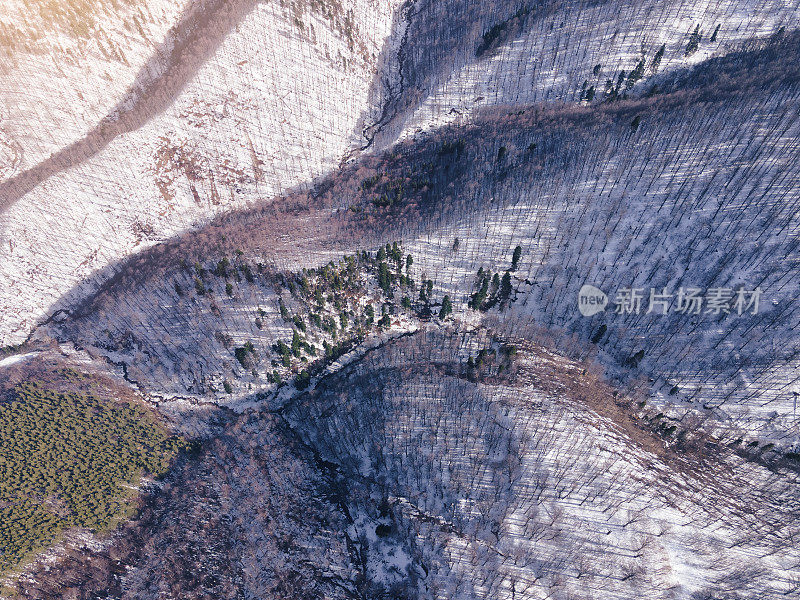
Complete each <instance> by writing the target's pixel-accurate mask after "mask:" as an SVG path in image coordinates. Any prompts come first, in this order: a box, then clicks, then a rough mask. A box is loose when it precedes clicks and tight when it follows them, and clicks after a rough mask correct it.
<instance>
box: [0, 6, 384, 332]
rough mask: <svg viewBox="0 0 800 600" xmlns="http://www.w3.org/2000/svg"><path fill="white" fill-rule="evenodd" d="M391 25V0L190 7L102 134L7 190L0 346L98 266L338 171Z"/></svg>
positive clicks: (88, 285) (6, 185) (88, 283)
mask: <svg viewBox="0 0 800 600" xmlns="http://www.w3.org/2000/svg"><path fill="white" fill-rule="evenodd" d="M393 19H394V16H393V4H392V3H385V2H380V3H375V2H363V1H356V2H350V3H340V2H338V1H334V2H328V3H324V2H313V3H305V2H296V3H292V4H290V5H286V6H283V5H281V4H279V3H273V2H270V3H263V4H262V3H258V4H255V3H253V4H252V5H251V3H248V2H242V3H233V4H230V3H216V4H215V3H210V4H202V5H198V6H193V7H192V10H191V11H190V12H189V14H188V15H187V16H185V18H184V20H183V21H181V22H180V23H179V24H178V25H177V29H176V30H175V31H174V34H173V36H174V39H172V38H169V39H168V40H167V41H166V42H165V44H166V47H165V48H164V49H156V50H154V51H153V52H154V53H153V56H151V60H150V62H149V63H147V64H145V65H143V66H142V69H141V72H140V74H139V78H138V80H137V81H136V82H135V83H134V84H133V85H132V89H131V90H130V91H129V92H128V93H127V95H125V96H123V97H120V95H119V94H116V93H109V94H108V97H109V98H113V99H114V100H119V105H118V106H116V107H114V108H112V109H110V110H109V113H108V115H107V116H105V117H104V119H103V120H102V121H101V122H100V124H99V125H97V126H96V127H94V128H90V129H89V130H88V131H87V132H86V133H85V134H83V133H82V132H83V130H84V128H83V126H81V127H79V128H78V130H80V131H79V132H78V133H76V134H75V135H74V136H70V137H69V142H73V143H72V144H71V145H70V144H69V143H68V141H67V140H66V139H65V140H64V142H63V143H62V142H60V141H59V142H56V143H54V144H53V145H52V147H54V148H60V149H59V150H58V151H57V152H56V154H54V155H53V156H52V157H50V158H47V159H45V160H44V161H43V162H40V163H39V164H35V165H31V164H30V163H29V162H26V163H24V164H20V165H18V166H16V167H15V171H16V172H15V174H14V175H13V176H12V177H10V178H9V179H7V180H6V181H5V182H2V183H0V185H2V188H0V197H1V198H2V207H3V212H2V214H0V231H2V234H0V248H2V253H3V260H2V262H0V281H2V284H3V285H2V289H3V291H2V295H1V296H0V315H1V316H0V318H1V319H2V323H0V332H2V333H0V343H1V344H7V343H15V342H18V341H20V340H21V339H24V337H25V336H26V335H27V334H28V333H29V332H30V330H31V328H32V326H33V324H34V322H35V321H36V320H37V319H40V318H42V317H43V316H44V315H45V314H48V313H49V312H52V311H53V310H56V309H57V308H60V307H61V305H59V306H53V302H54V300H56V298H57V297H59V296H61V295H62V294H63V293H64V292H66V291H67V290H68V289H69V288H70V287H72V286H74V285H75V284H77V283H81V282H82V283H84V284H85V287H84V288H83V289H82V290H80V292H79V293H78V294H77V295H74V296H72V297H71V298H64V299H62V305H63V304H68V303H69V302H70V301H73V300H75V299H76V298H79V297H81V295H85V294H86V293H87V292H89V291H91V290H93V289H95V288H96V286H97V284H98V281H97V280H95V279H93V278H92V277H91V276H92V273H93V272H94V271H95V270H96V269H98V268H103V267H106V266H108V265H113V264H115V263H116V262H117V261H119V260H121V259H124V258H125V257H126V256H128V255H129V254H131V253H132V252H135V251H137V250H140V249H142V248H144V247H147V246H149V245H151V244H153V243H154V242H157V241H159V240H164V239H167V238H169V237H171V236H174V235H176V234H178V233H180V232H182V231H185V230H186V229H188V228H191V227H194V226H198V225H201V224H203V223H204V222H207V220H208V219H209V218H210V217H211V216H213V215H214V214H217V213H219V212H223V211H225V210H230V209H231V208H233V207H237V206H238V207H241V206H246V205H247V204H248V203H249V202H251V201H252V200H254V199H256V198H269V197H271V196H273V195H275V194H279V193H282V192H285V191H286V190H288V189H291V188H293V187H295V186H305V185H308V184H309V182H311V181H312V180H313V179H314V178H315V177H318V176H320V175H323V174H325V173H326V172H328V171H330V170H332V169H334V168H336V167H337V166H338V164H339V162H340V161H341V160H342V159H343V158H344V157H345V156H346V155H347V153H348V152H349V151H350V150H351V149H352V148H353V147H354V146H355V145H356V141H357V134H356V133H355V132H356V131H357V130H358V129H359V126H358V123H359V122H360V121H361V120H362V119H363V117H364V116H365V113H366V112H367V110H368V108H369V106H370V104H369V86H370V84H371V81H372V79H373V77H374V75H375V71H376V63H377V61H379V60H380V58H381V57H380V52H381V49H382V47H383V44H384V39H385V38H386V37H387V36H388V35H389V33H390V31H391V26H392V23H393ZM182 27H183V28H185V29H186V30H185V31H184V29H182ZM82 60H85V61H86V62H89V63H91V64H94V63H92V56H91V54H89V55H87V56H84V57H82ZM69 77H70V76H68V78H69ZM124 85H127V84H124ZM68 89H69V87H68ZM65 106H66V108H65V110H69V109H70V107H71V108H73V109H75V110H76V111H79V110H80V104H79V103H78V104H77V105H76V104H75V103H74V102H72V103H70V102H67V103H65ZM15 114H18V117H19V118H18V120H17V121H15V123H16V125H15V127H16V129H15V131H17V130H19V129H21V128H32V127H33V125H32V124H31V123H30V122H27V121H26V120H25V119H26V118H27V117H26V116H25V114H26V113H15ZM35 118H38V117H35ZM88 120H89V121H91V118H89V119H88ZM45 125H46V122H45ZM12 133H13V132H12ZM9 135H11V134H9ZM82 136H83V137H82ZM15 139H16V138H15V137H9V139H8V143H9V144H11V145H14V144H16V142H15V141H14V140H15ZM73 140H74V141H73ZM21 143H22V142H20V143H19V144H21ZM19 144H17V145H19ZM23 146H24V145H23ZM25 166H28V167H29V168H28V170H21V169H24V167H25ZM54 296H55V297H54Z"/></svg>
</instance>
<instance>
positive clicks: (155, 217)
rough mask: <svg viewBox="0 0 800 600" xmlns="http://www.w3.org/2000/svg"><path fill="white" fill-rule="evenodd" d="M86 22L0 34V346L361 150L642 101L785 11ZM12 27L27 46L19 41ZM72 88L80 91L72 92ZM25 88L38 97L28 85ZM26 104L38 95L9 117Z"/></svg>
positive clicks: (313, 8)
mask: <svg viewBox="0 0 800 600" xmlns="http://www.w3.org/2000/svg"><path fill="white" fill-rule="evenodd" d="M25 6H27V5H25ZM81 6H82V5H80V4H74V5H73V4H68V5H66V6H65V8H64V9H63V14H61V13H59V14H58V15H57V18H56V17H52V16H48V14H47V12H46V10H45V9H42V11H40V12H41V14H42V15H44V16H41V17H40V16H38V15H34V16H35V17H36V18H35V19H34V18H33V17H31V16H30V15H29V14H28V13H29V12H30V10H29V9H27V8H24V7H23V6H22V5H17V4H15V5H14V9H13V10H12V11H11V12H10V14H9V15H8V17H6V19H5V21H4V23H5V25H6V27H5V29H4V31H5V32H6V33H5V35H6V36H7V37H9V39H11V40H12V42H13V48H14V49H13V50H12V52H11V54H10V55H7V57H6V65H7V67H6V69H5V72H6V76H5V77H6V81H7V82H8V84H9V85H8V86H7V89H9V90H11V91H10V92H9V93H8V100H7V103H9V107H8V109H7V110H6V111H5V112H7V113H8V116H7V117H4V125H3V132H2V133H0V147H2V154H0V157H2V160H3V166H2V167H0V169H2V173H3V175H2V176H3V178H4V179H5V181H4V182H0V206H2V207H4V208H3V209H0V211H2V214H0V232H2V233H0V252H2V255H0V256H2V258H3V260H2V263H1V265H2V266H0V269H1V270H0V278H1V279H0V283H2V286H0V290H2V291H1V292H0V294H2V295H0V308H2V317H3V321H2V322H0V343H2V344H8V343H16V342H19V341H20V340H22V339H24V338H25V337H26V335H27V334H28V333H29V332H30V331H31V329H32V328H33V327H34V325H35V324H36V323H37V322H38V321H41V320H42V319H44V318H46V317H47V316H49V315H50V314H52V313H53V312H55V311H57V310H59V309H61V308H64V307H66V306H67V305H68V304H70V303H73V302H76V301H78V300H79V299H81V298H83V297H85V296H86V295H88V294H90V293H91V292H93V291H94V290H95V289H96V288H97V286H98V285H100V284H101V283H102V280H103V277H102V275H103V274H106V275H107V274H108V273H109V271H108V270H103V271H102V272H101V273H97V271H98V270H101V269H105V268H106V267H108V266H112V265H114V264H116V263H117V262H118V261H119V260H121V259H124V258H125V257H126V256H129V255H130V254H131V253H133V252H136V251H139V250H140V249H142V248H144V247H146V246H148V245H150V244H152V243H154V242H157V241H161V240H164V239H167V238H169V237H171V236H174V235H176V234H179V233H180V232H183V231H186V230H187V229H190V228H194V227H198V226H201V225H202V224H204V223H206V222H207V221H208V219H209V218H210V217H212V216H213V215H216V214H219V213H220V212H224V211H226V210H230V209H231V208H241V207H243V206H248V205H250V204H251V203H252V202H254V201H260V200H264V199H268V198H270V197H272V196H273V195H276V194H282V193H285V192H287V191H289V190H292V189H294V188H295V187H298V186H299V187H300V188H303V187H304V186H307V185H309V184H311V183H312V182H313V181H314V180H315V178H317V177H320V176H322V175H325V174H326V173H329V172H331V171H332V170H335V168H336V167H337V166H338V165H339V164H340V162H341V161H342V160H343V159H346V158H348V157H352V156H354V153H355V152H356V151H358V150H359V149H362V148H366V149H379V150H381V149H385V148H387V147H388V146H390V145H391V144H392V143H394V142H395V141H396V140H397V139H403V138H405V137H407V136H408V135H412V134H414V133H415V132H419V131H423V130H429V129H431V128H435V127H438V126H441V125H442V124H444V123H448V122H454V121H459V120H460V121H468V120H469V119H470V118H472V116H474V115H475V114H476V111H479V110H480V109H483V108H486V107H492V106H498V105H504V104H514V105H520V106H526V105H529V104H531V103H536V102H550V103H561V102H573V103H578V102H580V101H584V102H586V101H587V99H588V98H589V97H591V98H592V101H593V102H595V103H597V102H600V101H601V100H604V99H609V98H616V97H618V96H624V95H641V94H643V93H646V92H647V91H649V90H651V89H652V86H653V85H662V84H663V81H662V79H664V78H669V76H670V74H671V73H673V72H674V71H675V70H676V69H677V70H679V69H681V68H683V67H685V66H687V65H692V64H696V63H698V62H699V61H701V60H703V59H705V58H707V57H709V56H712V55H716V54H724V53H727V52H731V51H734V50H736V49H738V48H740V47H741V46H742V45H746V44H749V43H754V42H757V41H758V40H765V39H767V38H769V37H770V36H773V35H777V34H780V32H782V31H785V30H787V29H791V28H792V27H793V23H795V22H796V18H797V10H798V6H797V3H796V2H795V3H791V2H778V1H775V2H769V3H766V4H764V3H761V4H760V5H758V6H757V7H753V6H751V5H750V4H749V3H747V2H734V1H725V2H694V1H686V0H680V1H673V2H666V3H665V2H658V3H652V2H648V3H644V4H642V3H641V2H627V1H621V0H614V1H602V2H599V1H598V2H590V3H585V2H580V3H574V2H570V3H560V2H559V3H555V2H541V3H534V2H527V3H525V2H514V3H486V2H475V1H473V0H448V2H431V1H428V0H419V1H415V2H406V3H401V2H400V1H399V0H397V1H393V2H389V3H386V2H374V1H367V0H348V1H346V2H342V1H339V0H335V1H334V0H331V1H328V2H316V1H314V2H306V1H305V0H294V1H293V2H289V3H285V4H284V3H280V4H278V3H275V2H269V3H253V2H251V1H250V0H241V1H237V2H234V3H229V2H217V1H216V0H209V1H207V2H200V3H191V4H189V5H187V6H186V7H183V8H184V10H183V12H182V13H181V14H178V11H177V7H176V6H173V5H170V6H163V7H161V6H160V5H156V6H153V7H152V8H151V13H147V12H146V11H145V12H142V11H143V9H142V8H141V7H139V6H137V5H135V4H131V5H126V6H125V7H124V8H123V9H121V10H120V11H119V12H118V13H117V12H114V11H113V10H111V8H109V6H107V5H106V4H99V5H97V6H95V7H93V8H92V11H89V12H88V13H87V14H88V15H89V16H91V17H92V18H94V19H95V21H94V22H92V21H91V19H87V22H88V24H87V22H83V21H80V20H79V19H78V20H76V19H77V18H76V17H75V14H78V13H79V12H80V10H81ZM37 7H38V5H37ZM95 15H96V16H95ZM29 18H30V19H32V23H33V24H34V26H35V29H34V30H33V32H30V31H28V30H27V29H25V28H22V27H20V26H19V23H20V22H22V21H24V20H25V19H29ZM39 21H43V22H41V23H40V22H39ZM90 24H91V26H90ZM76 29H77V30H76ZM46 31H55V32H57V33H58V35H59V36H60V37H56V38H55V39H57V40H61V42H59V43H55V42H49V41H48V44H47V45H45V47H44V49H43V51H42V53H41V54H37V53H35V52H34V51H33V50H32V49H31V48H32V44H33V42H32V40H38V39H40V38H42V39H48V40H50V39H51V38H45V37H44V36H43V34H42V32H46ZM62 38H63V40H62ZM150 47H153V49H152V51H151V52H149V53H148V50H147V49H148V48H150ZM145 61H146V62H145ZM51 63H54V64H55V65H56V66H55V67H51V66H50V65H51ZM63 65H71V66H69V67H67V66H63ZM59 68H60V69H61V71H60V72H59V71H58V69H59ZM54 70H55V74H56V75H57V76H56V77H51V74H52V72H53V71H54ZM87 72H88V73H89V74H90V75H91V74H95V73H96V75H94V77H90V78H89V79H88V81H89V83H88V84H85V83H83V82H84V81H86V79H85V75H86V73H87ZM106 73H114V76H113V77H112V76H111V75H108V76H106ZM40 76H41V77H42V78H45V79H46V83H45V82H39V81H38V80H35V81H31V79H32V78H36V77H40ZM108 77H111V78H112V79H113V81H112V82H110V83H109V84H108V85H106V84H105V83H103V84H102V85H98V84H97V82H98V81H101V80H102V81H104V82H105V81H106V80H107V79H108ZM22 87H24V88H25V89H28V88H33V89H34V90H36V92H37V93H36V94H35V95H34V96H33V97H30V95H27V94H26V95H25V96H24V97H23V98H20V95H19V94H17V93H15V92H14V91H13V90H16V89H18V88H22ZM87 88H88V89H87ZM590 90H591V91H590ZM51 91H52V94H51V93H50V92H51ZM53 97H56V98H59V99H60V101H58V102H55V103H53V102H49V101H45V100H43V98H47V99H49V98H53ZM87 98H91V99H93V100H92V108H91V109H90V110H87V107H86V106H85V104H86V102H87V101H86V99H87ZM54 105H55V107H54ZM162 111H164V112H163V114H160V113H162ZM159 115H160V116H159ZM34 243H35V244H36V247H37V252H36V255H35V256H34V255H33V254H32V253H31V252H30V250H29V249H30V248H31V247H32V246H33V245H34ZM65 248H68V250H65ZM112 271H113V269H112ZM77 283H83V286H82V287H79V288H77V289H75V285H76V284H77ZM70 290H71V293H70V295H69V296H66V297H63V298H62V296H64V294H66V293H67V292H68V291H70ZM57 298H60V301H59V302H55V300H56V299H57Z"/></svg>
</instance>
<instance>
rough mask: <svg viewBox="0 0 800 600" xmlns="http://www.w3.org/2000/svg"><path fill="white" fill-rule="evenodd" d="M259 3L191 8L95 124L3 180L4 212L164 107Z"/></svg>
mask: <svg viewBox="0 0 800 600" xmlns="http://www.w3.org/2000/svg"><path fill="white" fill-rule="evenodd" d="M257 3H258V0H207V1H205V2H200V3H196V4H195V3H193V4H192V5H191V6H190V7H188V8H187V10H186V11H185V12H184V13H183V15H182V16H181V18H180V20H179V21H178V23H176V24H175V25H174V26H173V27H172V29H170V31H169V33H168V34H167V42H165V43H164V44H162V46H160V47H159V48H158V49H157V50H156V52H155V54H154V55H153V56H152V57H151V58H150V59H149V60H148V61H147V63H146V64H145V65H144V67H143V68H142V69H141V70H140V71H139V74H138V75H137V77H136V80H135V82H134V84H133V85H132V86H131V89H130V90H129V91H128V93H127V94H126V95H125V97H124V98H123V99H122V100H121V101H120V102H119V104H117V106H116V107H115V108H114V109H112V110H111V111H110V112H109V114H108V115H106V116H105V117H104V118H103V119H102V120H101V121H100V122H99V123H98V125H97V126H96V127H94V128H93V129H92V130H91V131H90V132H89V133H87V134H86V136H84V137H83V138H81V139H80V140H78V141H76V142H74V143H72V144H70V145H69V146H67V147H65V148H63V149H62V150H59V151H58V152H56V153H55V154H53V155H52V156H50V157H49V158H47V159H45V160H43V161H42V162H40V163H39V164H37V165H36V166H34V167H31V168H30V169H28V170H26V171H22V172H21V173H18V174H17V175H15V176H14V177H11V178H10V179H8V180H6V181H4V182H2V183H0V214H2V213H3V212H5V211H6V210H7V209H8V208H9V207H10V206H11V205H12V204H13V203H14V202H16V201H17V200H19V199H20V198H21V197H22V196H24V195H25V194H27V193H28V192H30V191H31V190H32V189H33V188H35V187H36V186H37V185H39V184H40V183H41V182H43V181H44V180H46V179H47V178H49V177H51V176H53V175H55V174H56V173H59V172H61V171H64V170H66V169H69V168H71V167H74V166H77V165H79V164H81V163H83V162H84V161H86V160H87V159H89V158H91V157H93V156H94V155H95V154H97V153H98V152H99V151H101V150H102V149H103V148H105V147H106V146H107V145H108V144H109V143H110V142H111V141H112V140H114V138H116V137H117V136H119V135H121V134H124V133H128V132H130V131H134V130H136V129H138V128H140V127H142V126H143V125H144V124H146V123H147V122H148V121H149V120H150V119H152V118H153V117H155V116H157V115H158V114H160V113H162V112H163V111H165V110H166V109H167V108H168V107H169V106H170V105H171V104H172V103H173V101H174V100H175V98H176V96H177V95H178V94H179V93H180V91H181V90H182V89H183V88H184V86H185V85H186V84H187V83H188V82H189V81H190V80H191V79H192V77H193V76H194V74H195V73H196V72H197V71H198V70H199V68H200V67H201V66H202V65H203V63H205V61H206V60H208V58H209V57H210V56H211V55H212V54H213V53H214V52H215V50H216V49H217V48H218V47H219V45H220V44H221V43H222V41H223V40H224V38H225V36H226V35H227V34H228V32H229V31H231V29H233V28H234V27H235V26H236V25H237V24H238V23H239V22H240V21H241V20H242V19H243V18H244V17H245V16H246V15H247V14H248V13H250V12H251V11H252V10H253V8H255V6H256V4H257ZM151 73H157V75H155V76H153V75H151Z"/></svg>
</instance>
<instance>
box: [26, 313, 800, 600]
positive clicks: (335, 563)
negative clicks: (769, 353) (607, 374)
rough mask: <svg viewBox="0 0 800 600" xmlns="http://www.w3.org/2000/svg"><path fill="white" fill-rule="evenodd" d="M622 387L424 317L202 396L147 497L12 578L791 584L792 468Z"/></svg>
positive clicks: (525, 589)
mask: <svg viewBox="0 0 800 600" xmlns="http://www.w3.org/2000/svg"><path fill="white" fill-rule="evenodd" d="M476 355H477V356H482V357H483V358H482V359H481V360H479V361H478V363H477V365H476V366H475V367H468V366H467V360H466V358H467V356H472V357H475V356H476ZM630 400H631V399H630V398H625V397H623V396H622V395H618V393H617V391H616V390H613V389H611V388H609V387H608V386H606V385H605V384H603V383H601V382H599V381H598V380H597V379H596V378H595V377H593V376H592V375H587V374H586V372H585V370H584V369H583V366H582V365H580V364H578V363H574V362H571V361H569V360H566V359H564V358H563V357H560V356H558V355H555V354H553V353H551V352H547V351H545V350H543V349H541V348H538V347H536V346H534V345H530V344H526V345H525V346H519V347H516V348H515V349H513V350H512V347H511V346H509V345H508V344H502V343H500V344H498V343H497V342H496V341H493V339H492V337H491V336H487V335H486V333H485V332H484V331H478V332H476V333H474V334H461V335H455V334H454V332H453V331H437V330H435V329H429V330H427V331H423V332H420V333H417V334H415V335H412V336H408V337H405V338H403V339H401V340H396V341H393V342H390V343H388V344H386V345H384V346H383V347H381V348H378V349H376V350H374V351H372V352H369V353H368V354H367V355H365V356H364V358H363V359H362V360H360V361H359V362H357V363H355V364H353V365H351V366H349V367H346V368H344V369H343V370H341V371H340V372H339V373H337V374H336V375H334V376H331V377H329V378H326V379H324V380H323V381H321V382H320V383H319V384H318V385H317V387H316V388H315V389H314V390H309V391H308V392H306V393H303V394H301V395H300V396H298V397H297V398H296V399H294V400H292V401H290V402H289V403H287V404H286V405H285V406H284V407H282V408H279V409H277V410H272V411H270V410H266V409H265V408H264V407H261V408H260V409H248V410H247V411H246V412H245V413H244V414H242V415H240V416H238V417H235V418H234V417H232V416H226V415H222V414H216V415H215V414H214V413H213V412H208V411H206V417H205V419H206V420H207V422H208V433H207V434H206V435H207V437H206V439H205V441H204V442H203V446H204V449H203V450H202V451H201V453H200V454H199V455H198V456H197V457H195V458H191V459H188V460H187V461H186V462H185V464H183V465H182V466H181V468H180V470H179V471H178V472H176V474H175V475H174V476H173V477H172V478H171V479H169V480H168V481H167V483H166V484H165V485H164V486H163V487H162V489H161V490H158V491H155V492H154V494H153V496H152V497H151V499H150V501H149V502H148V505H147V507H146V509H145V512H144V514H143V515H142V517H141V518H140V519H138V520H137V521H136V522H134V523H132V524H131V525H129V526H128V527H127V528H125V529H123V530H122V531H120V532H119V533H118V535H117V536H116V538H115V539H114V540H113V543H112V544H109V545H107V546H106V547H105V548H99V549H98V548H96V549H90V548H87V549H85V550H82V551H74V552H72V553H71V554H70V555H69V556H66V557H63V558H61V559H60V560H59V561H58V562H56V563H55V564H54V565H53V566H51V567H50V569H49V573H48V572H47V571H45V570H44V569H43V568H40V569H38V570H34V571H32V572H30V575H29V577H28V578H26V579H25V581H23V583H22V584H21V587H22V589H23V591H24V595H23V597H29V598H35V597H40V594H41V593H42V592H47V591H48V590H52V589H57V587H56V586H57V584H56V582H57V581H58V576H57V574H58V573H62V572H65V571H66V570H69V572H70V573H71V574H72V577H71V584H70V585H71V586H72V588H71V593H73V594H74V595H75V596H76V597H81V598H84V597H87V598H88V597H90V596H91V595H92V594H94V595H95V596H97V595H101V596H103V597H110V598H137V599H147V598H157V597H163V596H165V595H166V596H168V597H190V598H199V597H204V595H209V594H210V595H212V596H213V597H217V598H240V597H262V598H265V597H268V598H297V597H304V598H323V597H324V598H362V599H364V598H369V599H372V598H375V599H377V598H387V597H391V598H409V599H410V598H437V599H439V598H441V599H444V598H449V599H455V598H496V599H503V600H505V599H508V598H514V599H523V598H525V599H527V598H541V597H543V596H545V597H546V596H548V595H549V596H550V597H555V598H559V597H563V598H597V597H603V598H640V597H642V595H644V594H647V595H648V596H652V597H654V598H675V597H681V598H703V597H715V598H716V597H724V598H748V597H753V596H754V595H757V596H758V597H760V598H784V597H791V595H792V594H795V593H796V592H797V590H798V582H800V578H799V576H800V570H799V569H800V555H799V554H798V549H797V547H796V544H794V543H793V539H794V538H796V536H797V531H796V530H797V522H796V518H797V513H798V510H800V506H798V503H797V494H796V491H795V490H796V486H797V484H798V482H797V474H796V472H793V471H790V470H786V469H784V468H780V467H773V468H772V470H767V469H766V468H764V467H763V466H759V465H758V464H756V463H752V462H746V461H743V460H742V459H741V458H739V457H738V456H736V455H735V454H733V453H731V452H730V451H729V450H728V449H727V448H726V447H725V446H723V445H720V444H717V443H716V441H715V440H714V439H713V438H709V437H707V436H706V435H705V434H704V433H702V432H700V431H699V430H696V431H694V432H692V433H691V434H689V435H688V437H685V438H684V439H683V442H682V444H683V445H682V446H681V447H675V446H672V447H668V446H666V445H665V443H664V440H663V439H661V438H660V437H658V436H656V435H654V434H653V433H652V432H650V431H649V425H648V424H647V422H646V421H637V420H636V419H631V418H630V417H627V416H625V415H627V413H628V411H629V406H628V405H627V403H628V402H630ZM592 406H595V407H597V409H598V410H599V412H597V411H596V410H594V409H593V408H592ZM198 416H199V418H200V419H201V420H202V419H203V417H202V416H200V415H199V414H198ZM104 565H105V567H104ZM53 567H55V568H53ZM54 574H56V575H54Z"/></svg>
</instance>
